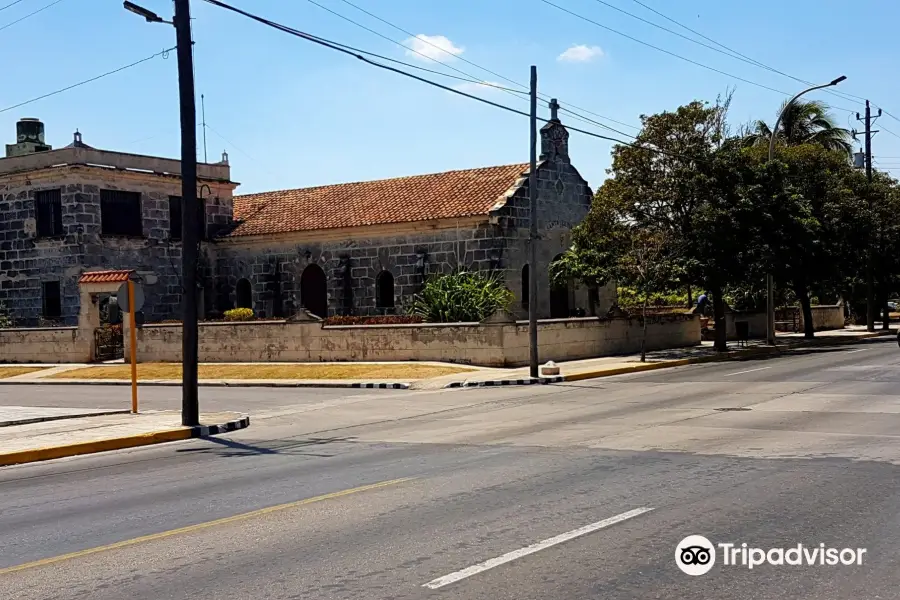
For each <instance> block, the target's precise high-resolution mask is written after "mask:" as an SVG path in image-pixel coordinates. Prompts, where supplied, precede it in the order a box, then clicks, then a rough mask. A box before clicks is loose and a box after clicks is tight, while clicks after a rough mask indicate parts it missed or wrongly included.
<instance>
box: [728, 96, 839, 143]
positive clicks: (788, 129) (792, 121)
mask: <svg viewBox="0 0 900 600" xmlns="http://www.w3.org/2000/svg"><path fill="white" fill-rule="evenodd" d="M786 105H787V100H785V101H784V102H783V103H782V104H781V108H782V109H783V110H784V109H785V106H786ZM828 108H829V107H828V105H827V104H825V103H824V102H821V101H819V100H811V101H808V102H807V101H804V100H798V101H796V102H794V103H792V104H791V105H790V106H789V107H787V109H786V110H784V115H783V116H782V117H781V124H780V125H779V128H778V133H777V134H776V137H775V139H776V140H778V141H779V142H781V143H782V144H787V145H788V146H798V145H800V144H818V145H820V146H822V147H823V148H826V149H828V150H837V151H839V152H843V153H846V154H847V155H848V156H849V155H850V153H851V152H852V150H853V145H852V143H851V141H850V140H851V139H852V138H851V135H850V131H848V130H847V129H843V128H841V127H838V126H837V122H836V121H835V119H834V117H832V116H831V115H830V114H829V113H828ZM771 135H772V130H771V128H770V127H769V125H768V124H767V123H766V122H765V121H763V120H759V121H757V122H756V123H754V124H753V125H752V126H751V127H750V131H749V133H748V134H747V135H746V136H744V143H745V144H746V145H747V146H760V145H762V146H768V145H769V138H770V137H771Z"/></svg>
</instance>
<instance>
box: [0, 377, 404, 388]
mask: <svg viewBox="0 0 900 600" xmlns="http://www.w3.org/2000/svg"><path fill="white" fill-rule="evenodd" d="M0 385H131V382H130V381H128V380H125V379H25V380H22V381H10V380H8V379H0ZM198 385H199V386H200V387H236V388H245V387H271V388H347V389H366V390H372V389H376V390H408V389H409V386H410V385H411V384H409V383H387V382H383V381H377V382H363V383H354V382H347V383H343V382H339V381H323V382H321V383H319V382H315V381H303V382H293V381H264V382H252V383H250V382H248V383H242V382H240V383H234V382H225V381H207V382H203V381H201V382H200V383H199V384H198ZM138 386H139V387H181V382H180V381H159V380H155V381H154V380H151V381H140V380H138Z"/></svg>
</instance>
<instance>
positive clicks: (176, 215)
mask: <svg viewBox="0 0 900 600" xmlns="http://www.w3.org/2000/svg"><path fill="white" fill-rule="evenodd" d="M169 239H170V240H180V239H181V197H180V196H169Z"/></svg>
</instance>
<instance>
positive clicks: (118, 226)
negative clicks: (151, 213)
mask: <svg viewBox="0 0 900 600" xmlns="http://www.w3.org/2000/svg"><path fill="white" fill-rule="evenodd" d="M100 223H101V231H102V232H103V233H104V234H107V235H128V236H142V235H144V223H143V218H142V216H141V194H140V192H126V191H122V190H100Z"/></svg>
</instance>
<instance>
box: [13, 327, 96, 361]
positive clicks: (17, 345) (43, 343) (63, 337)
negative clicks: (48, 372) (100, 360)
mask: <svg viewBox="0 0 900 600" xmlns="http://www.w3.org/2000/svg"><path fill="white" fill-rule="evenodd" d="M91 344H93V330H89V329H88V330H85V329H79V328H77V327H36V328H33V329H0V363H86V362H89V361H90V360H91Z"/></svg>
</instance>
